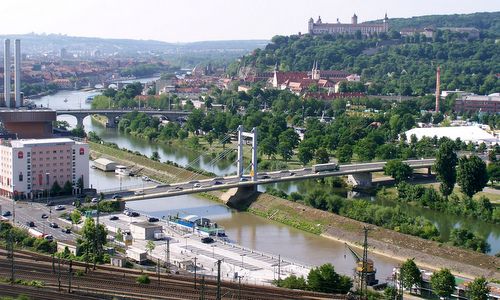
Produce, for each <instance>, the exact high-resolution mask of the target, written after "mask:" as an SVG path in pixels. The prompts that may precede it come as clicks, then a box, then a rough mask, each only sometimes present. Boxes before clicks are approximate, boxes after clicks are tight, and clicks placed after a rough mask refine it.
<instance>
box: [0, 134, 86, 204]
mask: <svg viewBox="0 0 500 300" xmlns="http://www.w3.org/2000/svg"><path fill="white" fill-rule="evenodd" d="M79 179H82V180H83V188H87V187H88V186H89V147H88V145H87V144H85V143H81V142H77V141H74V140H72V139H69V138H50V139H22V140H0V196H4V197H9V198H11V197H13V196H17V197H20V198H33V197H37V196H40V195H41V194H42V193H43V192H44V191H46V190H50V189H51V188H52V186H53V184H54V182H56V181H57V183H58V184H59V185H60V186H61V187H63V186H64V185H65V183H66V182H70V183H71V184H72V186H73V188H76V185H77V182H78V180H79Z"/></svg>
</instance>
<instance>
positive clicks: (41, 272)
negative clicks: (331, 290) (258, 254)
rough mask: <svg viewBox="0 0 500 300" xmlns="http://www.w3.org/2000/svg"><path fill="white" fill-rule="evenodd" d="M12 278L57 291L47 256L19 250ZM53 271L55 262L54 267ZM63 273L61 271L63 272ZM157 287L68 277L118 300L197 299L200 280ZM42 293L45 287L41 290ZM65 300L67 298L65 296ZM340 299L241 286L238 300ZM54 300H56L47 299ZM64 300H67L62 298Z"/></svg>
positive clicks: (122, 277) (117, 274)
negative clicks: (40, 282)
mask: <svg viewBox="0 0 500 300" xmlns="http://www.w3.org/2000/svg"><path fill="white" fill-rule="evenodd" d="M5 254H6V251H5V250H4V249H0V276H3V277H7V278H9V277H10V261H9V260H7V259H6V255H5ZM15 261H16V270H15V274H16V278H22V279H26V280H32V279H37V280H42V281H44V282H45V283H46V288H48V289H53V288H56V289H57V287H58V280H57V273H56V274H54V273H52V258H51V257H50V256H47V255H42V254H38V253H33V252H29V251H25V250H20V251H17V250H16V253H15ZM73 268H74V270H80V271H83V270H84V268H85V263H81V262H73ZM55 269H56V271H57V269H58V266H57V260H56V263H55ZM63 270H64V271H63ZM143 273H144V274H148V275H149V276H150V278H151V283H150V284H148V285H141V284H138V283H136V282H135V280H136V277H137V276H139V275H140V274H143ZM68 275H69V274H68V265H67V264H61V282H62V283H63V286H64V290H65V291H67V282H68ZM159 282H160V283H159V284H158V283H157V274H155V273H151V272H141V271H140V270H133V269H123V268H116V267H112V266H98V268H97V270H95V271H91V272H90V273H88V274H86V275H84V276H80V277H79V276H72V289H73V290H74V291H75V293H77V294H82V293H83V294H85V295H87V294H88V295H92V294H93V295H99V296H100V297H101V299H102V297H103V296H104V295H110V296H118V297H119V298H122V299H200V295H201V291H200V289H201V280H200V278H198V282H197V289H194V282H193V277H188V276H181V275H171V274H161V275H160V281H159ZM216 289H217V282H216V281H213V280H206V281H205V285H204V297H205V299H207V300H208V299H216ZM44 290H45V287H44ZM221 295H222V299H238V295H239V286H238V284H235V283H232V282H222V284H221ZM65 296H66V297H68V294H65ZM332 298H333V299H344V297H343V295H334V296H333V297H332V295H328V294H323V293H315V292H307V291H296V290H289V289H281V288H275V287H266V286H253V285H245V284H242V285H241V299H245V300H253V299H258V300H267V299H270V300H276V299H332ZM37 299H38V298H37ZM51 299H56V298H51ZM65 299H67V298H65Z"/></svg>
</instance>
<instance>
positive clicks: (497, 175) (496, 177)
mask: <svg viewBox="0 0 500 300" xmlns="http://www.w3.org/2000/svg"><path fill="white" fill-rule="evenodd" d="M487 170H488V177H489V179H490V180H491V182H492V183H495V182H498V181H500V163H498V162H493V163H490V164H489V165H488V168H487Z"/></svg>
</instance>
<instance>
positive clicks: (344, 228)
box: [248, 194, 500, 278]
mask: <svg viewBox="0 0 500 300" xmlns="http://www.w3.org/2000/svg"><path fill="white" fill-rule="evenodd" d="M248 211H250V212H252V213H255V214H258V215H261V216H265V217H267V218H268V219H271V220H275V221H278V222H284V223H286V224H289V225H292V226H294V224H298V225H299V226H298V227H297V228H300V227H303V225H302V224H307V227H310V226H311V225H314V224H316V225H315V226H316V227H317V228H321V229H322V232H321V236H324V237H326V238H329V239H333V240H336V241H340V242H345V243H348V244H351V245H353V246H356V247H360V246H361V242H362V240H363V234H362V232H363V231H362V229H363V226H369V227H370V228H371V231H370V233H369V239H368V243H369V245H370V251H371V252H373V253H377V254H380V255H384V256H388V257H391V258H395V259H398V260H401V261H404V260H406V259H408V258H413V257H414V258H415V261H416V263H417V264H418V265H419V266H421V267H422V268H425V269H431V270H435V269H439V268H442V267H446V268H449V269H451V270H452V271H454V273H457V274H460V275H462V276H465V277H470V278H475V277H478V276H484V277H486V278H500V269H499V268H500V258H497V257H493V256H489V255H486V254H482V253H478V252H473V251H468V250H464V249H460V248H457V247H453V246H450V245H446V244H442V243H438V242H434V241H429V240H425V239H421V238H418V237H414V236H410V235H407V234H402V233H399V232H396V231H393V230H388V229H384V228H381V227H377V226H374V225H370V224H366V223H363V222H358V221H355V220H352V219H349V218H345V217H342V216H339V215H336V214H333V213H330V212H326V211H322V210H318V209H315V208H312V207H309V206H306V205H303V204H300V203H296V202H292V201H288V200H284V199H281V198H278V197H274V196H271V195H267V194H260V195H258V196H256V197H255V199H254V201H253V202H252V203H251V204H250V205H249V208H248ZM298 220H300V221H298ZM307 227H306V228H307ZM301 229H302V228H301Z"/></svg>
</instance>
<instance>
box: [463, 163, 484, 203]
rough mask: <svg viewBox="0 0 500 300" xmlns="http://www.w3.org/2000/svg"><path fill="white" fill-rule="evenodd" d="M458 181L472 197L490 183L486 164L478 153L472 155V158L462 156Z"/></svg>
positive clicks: (464, 191) (465, 192)
mask: <svg viewBox="0 0 500 300" xmlns="http://www.w3.org/2000/svg"><path fill="white" fill-rule="evenodd" d="M457 181H458V185H460V188H461V190H462V192H463V193H464V194H466V195H467V196H469V197H471V198H472V196H473V195H474V194H475V193H477V192H479V191H482V190H483V188H484V187H485V186H486V183H488V172H487V171H486V164H485V163H484V161H483V160H482V159H481V158H479V157H478V156H476V155H472V156H471V157H470V158H467V157H466V156H463V157H461V158H460V159H459V160H458V170H457Z"/></svg>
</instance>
